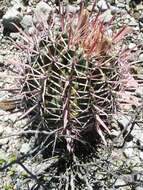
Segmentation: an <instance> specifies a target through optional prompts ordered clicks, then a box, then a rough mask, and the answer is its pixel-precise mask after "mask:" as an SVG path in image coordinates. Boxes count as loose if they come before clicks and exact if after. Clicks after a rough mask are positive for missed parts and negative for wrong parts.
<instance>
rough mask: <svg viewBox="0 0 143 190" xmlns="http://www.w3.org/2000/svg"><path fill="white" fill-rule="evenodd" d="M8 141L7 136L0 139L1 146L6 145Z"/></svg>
mask: <svg viewBox="0 0 143 190" xmlns="http://www.w3.org/2000/svg"><path fill="white" fill-rule="evenodd" d="M8 142H9V139H8V138H3V139H0V146H1V145H6V144H7V143H8Z"/></svg>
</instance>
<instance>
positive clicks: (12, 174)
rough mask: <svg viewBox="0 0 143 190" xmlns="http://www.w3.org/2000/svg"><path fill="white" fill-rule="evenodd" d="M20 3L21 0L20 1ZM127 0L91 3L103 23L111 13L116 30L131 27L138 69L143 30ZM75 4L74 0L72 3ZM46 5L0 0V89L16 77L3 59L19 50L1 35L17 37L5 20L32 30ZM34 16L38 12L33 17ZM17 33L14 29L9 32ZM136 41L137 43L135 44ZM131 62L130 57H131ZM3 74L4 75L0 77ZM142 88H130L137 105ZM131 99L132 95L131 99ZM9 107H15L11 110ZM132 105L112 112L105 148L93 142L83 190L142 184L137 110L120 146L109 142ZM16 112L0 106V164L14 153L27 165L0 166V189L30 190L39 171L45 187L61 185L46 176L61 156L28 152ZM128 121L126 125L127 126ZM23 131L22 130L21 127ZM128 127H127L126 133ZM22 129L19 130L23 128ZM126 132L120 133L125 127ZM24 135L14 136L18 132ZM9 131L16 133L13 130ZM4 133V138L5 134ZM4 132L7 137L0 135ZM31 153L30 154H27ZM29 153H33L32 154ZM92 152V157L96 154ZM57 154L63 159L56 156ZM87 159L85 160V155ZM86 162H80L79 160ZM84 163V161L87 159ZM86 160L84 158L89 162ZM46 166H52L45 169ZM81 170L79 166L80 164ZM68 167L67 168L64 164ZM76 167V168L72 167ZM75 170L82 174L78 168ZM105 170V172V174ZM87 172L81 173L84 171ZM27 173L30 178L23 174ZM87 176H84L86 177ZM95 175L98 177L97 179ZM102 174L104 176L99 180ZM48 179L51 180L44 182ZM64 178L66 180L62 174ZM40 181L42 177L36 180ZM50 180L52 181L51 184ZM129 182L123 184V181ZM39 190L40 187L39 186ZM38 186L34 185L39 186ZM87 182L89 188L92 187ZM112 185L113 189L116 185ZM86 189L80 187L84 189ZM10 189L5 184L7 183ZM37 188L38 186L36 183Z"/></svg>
mask: <svg viewBox="0 0 143 190" xmlns="http://www.w3.org/2000/svg"><path fill="white" fill-rule="evenodd" d="M24 2H25V3H24ZM129 2H130V1H122V0H120V1H119V0H118V1H117V0H116V1H115V2H113V1H112V2H111V1H105V0H100V1H98V3H97V7H96V10H98V9H100V10H101V12H102V15H101V18H105V21H106V22H109V21H110V20H111V17H112V16H114V17H115V20H114V21H113V25H114V26H115V28H116V29H119V28H120V27H121V26H123V25H129V26H130V27H132V28H133V33H132V34H130V35H129V36H128V39H127V42H126V43H127V44H128V45H129V48H130V49H132V48H133V46H135V45H137V46H136V49H135V50H136V52H137V53H136V55H134V58H133V61H134V62H135V61H137V60H139V61H140V62H141V63H139V64H138V65H136V66H135V70H136V71H137V72H140V73H141V77H142V73H143V70H142V69H143V68H142V65H143V63H142V62H143V54H142V47H140V46H141V44H142V42H143V41H142V39H143V33H142V32H141V29H142V28H143V25H142V16H141V17H136V16H134V12H135V10H133V9H132V8H131V7H130V6H129ZM78 3H79V2H78ZM78 3H77V5H76V6H75V5H74V4H72V5H71V7H70V12H76V11H77V10H78V9H79V5H78ZM87 4H88V7H87V9H88V10H90V9H91V3H87ZM142 10H143V6H142V5H141V4H140V5H138V6H137V7H136V11H138V12H141V11H142ZM51 11H52V8H51V7H50V6H49V5H48V4H47V2H46V1H36V0H35V1H34V0H32V1H27V2H26V1H24V0H23V2H22V1H12V2H10V1H3V2H2V5H1V8H0V19H1V20H0V26H1V27H0V40H1V43H0V87H1V89H3V88H17V85H18V84H17V82H16V81H15V80H12V78H11V77H10V75H11V74H12V72H11V69H10V68H13V67H14V66H12V65H9V64H8V61H7V60H8V59H14V58H15V59H19V57H20V53H19V52H18V50H17V49H16V48H14V46H13V44H12V42H11V41H10V40H9V39H8V38H7V37H6V36H5V32H6V33H7V32H8V33H9V35H10V36H11V37H12V39H14V40H19V33H18V31H17V30H15V27H14V28H13V25H12V24H11V21H12V22H14V23H16V24H18V25H21V26H22V27H23V29H24V30H25V31H26V32H29V33H31V34H32V32H31V31H32V30H33V28H32V27H33V25H32V20H33V21H34V23H36V24H38V22H39V21H40V20H39V19H40V18H41V17H42V18H43V17H44V19H45V20H46V21H47V20H48V19H49V16H50V14H51ZM37 15H39V17H37ZM14 32H17V33H14ZM138 45H139V46H138ZM138 55H139V56H138ZM131 61H132V60H131ZM5 75H7V76H8V77H4V76H5ZM142 92H143V88H137V89H136V91H135V92H134V94H135V97H136V96H137V103H138V104H137V105H136V106H138V105H140V102H141V97H142V94H143V93H142ZM9 98H17V95H14V94H12V93H11V92H9V91H6V92H5V91H0V103H1V100H3V99H9ZM132 101H133V100H132ZM0 107H1V106H0ZM14 111H17V110H16V109H15V110H14ZM134 111H135V108H133V107H130V108H127V110H126V111H125V110H124V111H123V113H122V114H117V115H116V116H115V118H114V121H113V123H112V130H111V132H112V134H111V137H110V138H109V139H108V147H103V146H101V145H99V148H98V154H97V155H96V156H95V155H94V154H93V156H91V160H92V164H91V165H90V166H89V167H86V171H87V173H89V175H88V180H89V182H90V184H92V185H91V186H90V184H88V182H87V181H86V180H85V179H82V180H81V181H84V180H85V181H84V182H85V183H86V186H87V188H88V187H89V188H88V189H100V188H99V186H102V189H103V190H104V189H105V190H106V189H114V188H115V189H121V190H127V189H128V190H129V189H132V188H134V189H135V190H141V189H143V187H142V186H143V184H142V181H141V180H143V179H142V178H143V177H142V175H141V174H140V173H141V172H142V173H143V171H142V163H143V140H142V136H143V124H142V112H141V113H139V116H138V121H137V123H136V124H135V125H134V127H133V129H132V131H130V134H129V136H128V138H127V142H126V143H125V145H124V147H120V148H118V147H114V146H113V143H112V142H113V141H114V138H117V137H118V136H119V135H120V134H121V133H122V130H123V129H124V128H125V127H126V126H127V124H128V123H129V122H130V121H131V119H132V115H133V112H134ZM21 114H22V112H16V113H14V112H10V111H4V110H2V109H0V167H1V166H3V165H4V163H9V160H10V159H11V160H12V159H13V161H15V157H16V158H22V163H23V165H24V166H25V167H26V168H27V170H28V171H30V172H29V173H28V172H27V170H26V169H25V168H24V167H23V166H21V165H20V164H19V163H17V164H15V165H13V166H11V167H9V168H7V169H6V170H2V172H1V173H0V189H1V190H7V189H8V188H6V187H8V186H10V185H11V189H16V190H18V189H19V190H28V189H30V188H31V189H32V188H33V189H34V185H35V189H36V184H37V183H39V181H38V182H37V181H36V180H37V178H34V176H35V175H36V174H37V173H38V172H39V173H38V175H39V176H38V180H39V179H40V175H41V176H42V174H45V176H46V175H48V177H47V176H46V177H47V178H46V179H47V183H46V182H45V184H46V185H47V186H48V183H51V186H52V185H53V186H52V187H51V186H50V185H49V186H48V189H58V188H60V186H61V188H60V189H63V188H62V182H61V184H58V188H57V187H56V185H55V184H56V182H55V183H54V182H51V181H52V178H51V177H50V176H51V173H54V172H55V173H54V175H55V176H56V175H58V172H59V171H57V170H56V169H55V168H56V167H55V166H56V164H57V165H62V167H64V166H63V163H62V161H63V160H64V158H60V161H57V157H55V158H54V159H53V160H48V159H47V160H45V159H44V155H43V154H42V153H41V152H40V153H38V154H37V153H31V151H34V150H35V148H36V147H35V143H34V142H35V138H36V135H35V136H34V137H33V136H32V135H30V136H28V135H25V134H26V133H25V134H24V132H25V131H24V130H25V124H26V122H27V119H24V120H22V121H18V122H17V123H15V121H16V120H17V118H18V117H19V116H20V115H21ZM130 126H131V125H130ZM26 130H28V129H26ZM129 130H130V127H129V128H128V129H127V131H128V132H129ZM23 131H24V132H23ZM127 131H126V132H127ZM20 133H21V134H24V135H18V134H20ZM12 134H17V135H13V136H12ZM7 136H9V137H7ZM124 136H125V134H124V133H123V134H122V138H121V139H122V140H124ZM5 137H7V138H5ZM30 153H31V154H30ZM26 154H30V156H29V157H27V159H24V155H26ZM32 155H33V156H32ZM96 157H97V158H96ZM62 159H63V160H62ZM89 160H90V159H89ZM84 162H85V163H86V161H84ZM87 163H88V162H87ZM90 163H91V161H89V164H90ZM50 167H51V168H52V169H50ZM82 169H83V168H82ZM135 169H136V178H137V179H136V181H137V182H138V185H137V186H136V187H134V185H133V182H135V181H132V180H133V176H135V174H134V173H135V172H134V171H135ZM69 170H70V169H69ZM77 170H78V169H77ZM81 173H84V169H83V171H81ZM109 174H110V175H109ZM86 175H87V174H85V176H86ZM27 176H29V177H30V178H28V177H27ZM89 176H90V177H89ZM66 177H67V176H66V174H65V176H64V174H63V178H62V179H63V181H64V180H65V178H66ZM97 179H98V180H97ZM105 179H106V180H105ZM50 180H51V181H50ZM54 180H55V181H56V180H57V181H58V178H57V179H56V178H54ZM67 180H68V179H67ZM41 183H42V180H41ZM52 183H53V184H52ZM128 183H129V185H128ZM83 184H84V183H82V184H81V186H80V187H79V186H78V185H77V186H78V188H77V189H85V186H84V185H83ZM40 187H41V188H43V189H44V187H42V186H40ZM40 187H39V189H40ZM92 187H93V188H92ZM117 187H118V188H117ZM87 188H86V189H87ZM9 189H10V188H9ZM37 189H38V187H37Z"/></svg>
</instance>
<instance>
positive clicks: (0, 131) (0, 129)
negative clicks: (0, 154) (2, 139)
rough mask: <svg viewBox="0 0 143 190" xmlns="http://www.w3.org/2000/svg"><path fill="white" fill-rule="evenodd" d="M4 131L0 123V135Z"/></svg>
mask: <svg viewBox="0 0 143 190" xmlns="http://www.w3.org/2000/svg"><path fill="white" fill-rule="evenodd" d="M3 132H4V127H3V126H1V125H0V136H1V135H2V134H3Z"/></svg>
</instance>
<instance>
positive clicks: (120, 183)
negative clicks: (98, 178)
mask: <svg viewBox="0 0 143 190" xmlns="http://www.w3.org/2000/svg"><path fill="white" fill-rule="evenodd" d="M125 184H126V182H125V181H124V180H123V179H117V180H116V182H115V184H114V186H115V188H116V187H120V186H123V185H125Z"/></svg>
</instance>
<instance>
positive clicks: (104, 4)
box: [96, 0, 108, 12]
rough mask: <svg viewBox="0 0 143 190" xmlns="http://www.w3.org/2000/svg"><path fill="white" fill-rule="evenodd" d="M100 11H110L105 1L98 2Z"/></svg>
mask: <svg viewBox="0 0 143 190" xmlns="http://www.w3.org/2000/svg"><path fill="white" fill-rule="evenodd" d="M96 6H97V7H98V9H99V10H100V11H102V12H104V11H106V10H107V9H108V6H107V3H106V1H105V0H100V1H98V3H97V5H96Z"/></svg>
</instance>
